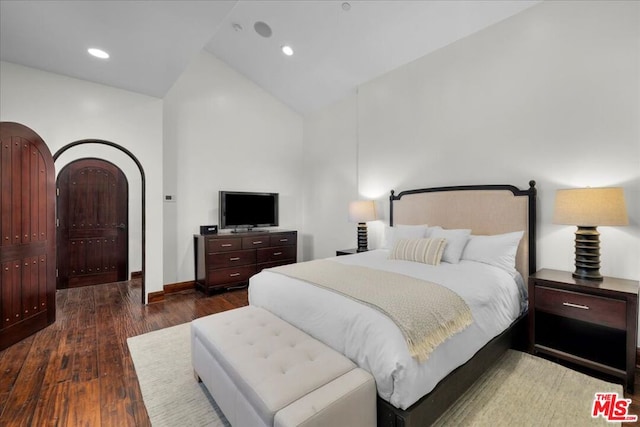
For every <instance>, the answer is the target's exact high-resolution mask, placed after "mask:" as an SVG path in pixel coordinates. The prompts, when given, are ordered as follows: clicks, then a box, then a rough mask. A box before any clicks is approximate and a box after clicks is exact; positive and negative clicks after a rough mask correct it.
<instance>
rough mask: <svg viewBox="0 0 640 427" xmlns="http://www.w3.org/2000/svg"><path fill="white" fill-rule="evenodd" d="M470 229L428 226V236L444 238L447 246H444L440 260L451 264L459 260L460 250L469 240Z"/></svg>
mask: <svg viewBox="0 0 640 427" xmlns="http://www.w3.org/2000/svg"><path fill="white" fill-rule="evenodd" d="M470 235H471V230H467V229H460V230H445V229H444V228H442V227H429V237H430V238H432V239H438V238H441V239H445V240H446V241H447V246H446V247H445V248H444V253H443V254H442V261H444V262H448V263H451V264H457V263H459V262H460V257H461V256H462V251H463V250H464V247H465V246H466V244H467V241H468V240H469V236H470Z"/></svg>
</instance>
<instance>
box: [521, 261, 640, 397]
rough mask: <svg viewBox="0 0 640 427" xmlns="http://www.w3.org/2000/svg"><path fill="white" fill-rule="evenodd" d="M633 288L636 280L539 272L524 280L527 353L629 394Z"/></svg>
mask: <svg viewBox="0 0 640 427" xmlns="http://www.w3.org/2000/svg"><path fill="white" fill-rule="evenodd" d="M638 286H639V282H638V281H635V280H625V279H616V278H612V277H605V278H604V280H602V281H591V280H580V279H575V278H573V277H572V275H571V273H570V272H567V271H559V270H548V269H544V270H540V271H538V272H537V273H535V274H534V275H532V276H531V277H530V278H529V349H530V351H531V352H533V353H542V354H545V355H548V356H551V357H554V358H557V359H561V360H565V361H568V362H571V363H574V364H577V365H581V366H584V367H587V368H589V369H592V370H595V371H599V372H602V373H605V374H607V375H609V376H612V377H617V378H619V379H621V380H622V382H623V383H624V385H625V386H626V389H627V391H629V392H633V382H634V373H635V366H636V346H637V334H638V327H637V325H638Z"/></svg>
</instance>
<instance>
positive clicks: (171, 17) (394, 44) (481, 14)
mask: <svg viewBox="0 0 640 427" xmlns="http://www.w3.org/2000/svg"><path fill="white" fill-rule="evenodd" d="M538 2H539V0H531V1H530V0H513V1H512V0H497V1H489V0H487V1H477V0H470V1H457V0H445V1H329V0H318V1H296V0H288V1H287V0H281V1H247V0H239V1H188V0H187V1H157V0H156V1H74V0H71V1H59V0H44V1H32V0H26V1H8V0H0V60H3V61H8V62H13V63H17V64H21V65H26V66H29V67H34V68H38V69H42V70H45V71H50V72H54V73H59V74H63V75H67V76H71V77H76V78H80V79H84V80H89V81H92V82H96V83H102V84H105V85H109V86H113V87H117V88H122V89H126V90H130V91H134V92H139V93H143V94H147V95H151V96H155V97H159V98H162V97H163V96H164V95H165V94H166V93H167V91H168V90H169V89H170V88H171V86H172V85H173V83H174V82H175V81H176V80H177V79H178V77H179V76H180V74H181V73H182V72H183V71H184V70H185V68H186V67H187V66H188V64H189V62H190V61H191V60H192V59H193V58H194V57H195V56H196V55H198V54H199V53H200V52H201V51H202V50H203V49H204V50H206V51H208V52H210V53H212V54H213V55H215V56H217V57H218V58H220V59H222V60H223V61H225V62H226V63H227V64H229V66H231V67H232V68H234V69H235V70H237V71H238V72H240V73H242V74H243V75H245V76H246V77H248V78H249V79H251V80H252V81H254V82H255V83H256V84H258V85H260V86H261V87H262V88H264V89H265V90H267V91H268V92H270V93H271V94H273V95H274V96H275V97H277V98H279V99H280V100H282V101H283V102H284V103H285V104H287V105H289V106H290V107H291V108H293V109H294V110H296V111H298V112H300V113H303V114H304V113H307V112H311V111H314V110H316V109H318V108H321V107H323V106H326V105H328V104H330V103H332V102H335V101H337V100H339V99H341V98H342V97H344V96H346V95H348V94H350V93H353V91H354V90H355V88H356V87H357V86H358V85H360V84H362V83H364V82H366V81H368V80H371V79H373V78H375V77H377V76H379V75H381V74H384V73H385V72H388V71H390V70H392V69H394V68H397V67H399V66H401V65H403V64H406V63H408V62H411V61H413V60H415V59H417V58H419V57H421V56H424V55H426V54H428V53H430V52H433V51H434V50H437V49H439V48H441V47H443V46H446V45H448V44H450V43H453V42H455V41H456V40H459V39H461V38H463V37H466V36H468V35H470V34H473V33H474V32H477V31H479V30H481V29H483V28H485V27H487V26H489V25H492V24H494V23H496V22H499V21H501V20H503V19H506V18H509V17H510V16H512V15H514V14H516V13H519V12H521V11H523V10H524V9H527V8H529V7H531V6H533V5H535V4H536V3H538ZM261 34H262V35H261ZM265 35H269V36H268V37H265ZM283 45H289V46H291V48H292V49H293V51H294V54H293V55H292V56H286V55H284V54H283V53H282V51H281V47H282V46H283ZM90 47H98V48H100V49H103V50H105V51H107V52H108V53H109V54H110V58H109V59H106V60H101V59H97V58H94V57H92V56H89V55H88V54H87V49H88V48H90ZM0 96H1V94H0Z"/></svg>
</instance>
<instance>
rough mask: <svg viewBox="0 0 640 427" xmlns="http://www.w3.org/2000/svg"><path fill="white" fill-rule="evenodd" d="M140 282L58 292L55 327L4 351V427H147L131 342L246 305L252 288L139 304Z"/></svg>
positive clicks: (0, 386) (0, 385) (0, 394)
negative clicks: (151, 333)
mask: <svg viewBox="0 0 640 427" xmlns="http://www.w3.org/2000/svg"><path fill="white" fill-rule="evenodd" d="M140 300H141V295H140V286H139V281H138V280H134V281H129V282H119V283H111V284H106V285H97V286H89V287H84V288H75V289H65V290H60V291H58V292H57V294H56V304H57V307H56V322H55V323H54V324H53V325H51V326H49V327H48V328H45V329H44V330H42V331H40V332H38V333H36V334H34V335H32V336H31V337H29V338H27V339H25V340H23V341H21V342H19V343H18V344H15V345H13V346H12V347H9V348H8V349H6V350H4V351H2V352H0V426H3V427H4V426H7V427H8V426H118V427H120V426H148V425H150V423H149V418H148V416H147V411H146V409H145V407H144V404H143V403H142V396H141V394H140V387H139V385H138V380H137V377H136V373H135V370H134V368H133V362H132V361H131V356H130V355H129V348H128V346H127V342H126V340H127V338H128V337H131V336H134V335H140V334H144V333H146V332H150V331H153V330H156V329H162V328H166V327H169V326H174V325H178V324H180V323H184V322H189V321H191V320H193V319H196V318H198V317H202V316H206V315H208V314H212V313H217V312H220V311H225V310H229V309H232V308H236V307H241V306H244V305H247V291H246V289H245V290H236V291H231V292H226V293H223V294H218V295H214V296H211V297H205V295H204V294H202V293H201V292H196V291H185V292H181V293H178V294H173V295H168V296H167V297H166V300H165V301H164V302H160V303H156V304H151V305H147V306H143V305H141V304H140Z"/></svg>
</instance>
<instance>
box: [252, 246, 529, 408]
mask: <svg viewBox="0 0 640 427" xmlns="http://www.w3.org/2000/svg"><path fill="white" fill-rule="evenodd" d="M387 256H388V251H386V250H375V251H369V252H364V253H360V254H356V255H349V256H342V257H339V258H334V260H335V261H338V262H341V263H345V264H354V265H361V266H365V267H371V268H378V269H381V270H387V271H393V272H397V273H402V274H406V275H409V276H413V277H417V278H421V279H424V280H428V281H431V282H434V283H438V284H440V285H443V286H446V287H447V288H449V289H451V290H453V291H454V292H456V293H457V294H458V295H460V296H461V297H462V298H463V299H464V300H465V301H466V303H467V304H468V305H469V307H470V308H471V312H472V314H473V319H474V322H473V324H472V325H471V326H469V327H468V328H467V329H465V330H464V331H462V332H460V333H459V334H457V335H455V336H454V337H452V338H450V339H449V340H447V341H445V342H444V343H443V344H441V345H440V346H439V347H438V348H436V349H435V350H434V351H433V353H431V355H430V357H429V359H428V360H427V361H426V362H423V363H418V362H417V361H416V360H415V359H413V358H412V357H411V356H410V355H409V351H408V349H407V345H406V342H405V340H404V337H403V335H402V333H401V332H400V330H399V329H398V327H397V326H396V325H395V324H394V323H393V322H392V321H391V320H390V319H389V318H388V317H386V316H385V315H384V314H382V313H380V312H378V311H377V310H375V309H372V308H370V307H367V306H366V305H364V304H360V303H358V302H356V301H353V300H351V299H348V298H345V297H343V296H340V295H338V294H336V293H333V292H331V291H327V290H324V289H321V288H318V287H316V286H313V285H310V284H308V283H305V282H303V281H299V280H296V279H292V278H290V277H286V276H283V275H280V274H277V273H272V272H270V271H269V270H264V271H262V272H261V273H259V274H257V275H255V276H253V277H252V278H251V280H250V285H249V303H250V304H252V305H256V306H259V307H263V308H265V309H267V310H269V311H271V312H272V313H274V314H276V315H277V316H279V317H280V318H282V319H284V320H286V321H287V322H289V323H291V324H292V325H295V326H297V327H298V328H300V329H302V330H303V331H305V332H306V333H308V334H309V335H312V336H314V337H315V338H317V339H319V340H320V341H322V342H324V343H325V344H327V345H329V346H330V347H332V348H334V349H335V350H337V351H339V352H341V353H342V354H344V355H346V356H347V357H349V358H350V359H351V360H353V361H354V362H355V363H356V364H357V365H358V366H360V367H361V368H363V369H365V370H367V371H369V372H371V373H372V374H373V376H374V377H375V380H376V386H377V388H378V394H379V395H380V397H382V398H383V399H385V400H387V401H389V402H390V403H391V404H392V405H394V406H396V407H398V408H401V409H406V408H408V407H409V406H411V405H412V404H413V403H415V402H416V401H417V400H418V399H420V398H421V397H422V396H424V395H425V394H427V393H429V392H430V391H431V390H432V389H433V388H434V387H435V386H436V384H437V383H438V382H439V381H440V380H441V379H442V378H444V377H445V376H446V375H447V374H449V372H451V371H453V370H454V369H455V368H456V367H458V366H460V365H462V364H463V363H465V362H466V361H467V360H469V359H470V358H471V357H472V356H473V355H474V354H475V353H476V352H477V351H478V350H479V349H480V348H481V347H482V346H484V345H485V344H486V343H487V342H488V341H490V340H491V339H492V338H493V337H495V336H496V335H498V334H499V333H500V332H502V331H503V330H505V329H506V328H507V327H508V326H509V325H510V324H511V323H512V322H513V321H514V320H515V319H516V318H517V317H518V315H519V313H520V304H521V292H520V290H519V289H518V285H517V284H516V282H515V280H514V279H513V278H512V277H511V275H510V274H508V273H507V272H505V271H503V270H501V269H499V268H497V267H492V266H489V265H487V264H482V263H477V262H472V261H461V262H460V263H459V264H448V263H441V264H440V265H439V266H429V265H426V264H421V263H416V262H409V261H399V260H389V259H387Z"/></svg>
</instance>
